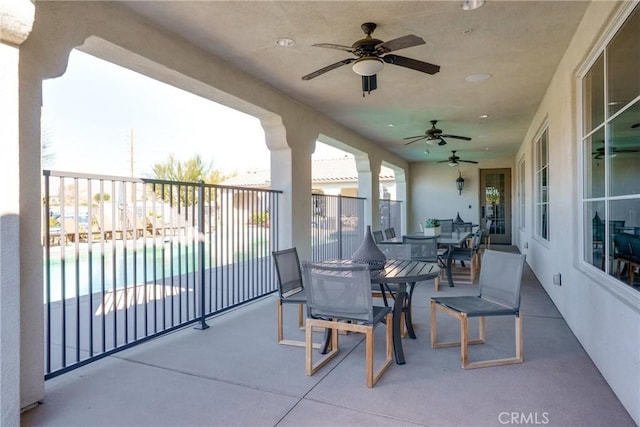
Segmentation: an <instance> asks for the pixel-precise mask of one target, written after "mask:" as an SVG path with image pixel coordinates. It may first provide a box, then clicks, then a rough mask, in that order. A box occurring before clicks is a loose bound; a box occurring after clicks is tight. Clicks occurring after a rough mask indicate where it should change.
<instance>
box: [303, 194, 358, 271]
mask: <svg viewBox="0 0 640 427" xmlns="http://www.w3.org/2000/svg"><path fill="white" fill-rule="evenodd" d="M364 202H365V199H363V198H358V197H345V196H329V195H324V194H312V195H311V203H312V219H311V245H312V251H311V252H312V258H313V261H322V260H325V259H343V258H349V257H351V255H352V254H353V253H354V252H355V251H356V249H357V248H358V246H359V245H360V243H362V238H363V236H364V224H363V223H362V221H361V220H360V219H361V218H364Z"/></svg>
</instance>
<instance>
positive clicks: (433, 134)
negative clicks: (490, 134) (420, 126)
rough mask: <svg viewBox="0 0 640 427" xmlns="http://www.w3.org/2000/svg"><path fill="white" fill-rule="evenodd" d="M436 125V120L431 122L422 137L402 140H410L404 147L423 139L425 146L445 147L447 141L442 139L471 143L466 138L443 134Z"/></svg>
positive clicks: (410, 137) (469, 139)
mask: <svg viewBox="0 0 640 427" xmlns="http://www.w3.org/2000/svg"><path fill="white" fill-rule="evenodd" d="M436 123H438V121H437V120H431V129H427V130H426V131H425V133H424V135H416V136H408V137H406V138H402V139H404V140H410V141H409V142H407V143H406V144H404V145H409V144H413V143H414V142H417V141H421V140H423V139H424V140H426V142H427V144H429V145H445V144H446V143H447V141H445V140H444V138H443V137H446V138H456V139H462V140H465V141H471V138H469V137H468V136H458V135H447V134H443V133H442V129H438V128H436ZM454 153H455V152H454Z"/></svg>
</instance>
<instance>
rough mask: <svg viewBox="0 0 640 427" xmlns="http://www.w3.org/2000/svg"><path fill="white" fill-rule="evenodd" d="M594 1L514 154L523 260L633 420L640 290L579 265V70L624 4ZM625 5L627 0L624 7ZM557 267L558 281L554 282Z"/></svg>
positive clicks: (639, 387)
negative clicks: (523, 182) (540, 219)
mask: <svg viewBox="0 0 640 427" xmlns="http://www.w3.org/2000/svg"><path fill="white" fill-rule="evenodd" d="M624 5H625V4H623V3H619V2H618V3H617V2H592V3H591V5H590V6H589V8H588V10H587V12H586V13H585V16H584V18H583V21H582V22H581V24H580V26H579V27H578V30H577V31H576V34H575V36H574V38H573V40H572V42H571V44H570V46H569V48H568V50H567V51H566V53H565V55H564V57H563V59H562V61H561V63H560V65H559V67H558V69H557V71H556V73H555V75H554V77H553V79H552V81H551V83H550V85H549V87H548V89H547V93H546V95H545V97H544V99H543V101H542V103H541V104H540V107H539V109H538V111H537V113H536V115H535V118H534V119H533V121H532V122H531V125H530V128H529V130H528V132H527V135H526V137H525V139H524V141H523V142H522V145H521V147H520V150H519V152H518V155H517V156H516V159H518V160H520V159H521V158H524V159H525V161H526V168H527V188H526V194H527V198H526V200H527V207H528V210H527V227H526V230H524V231H523V232H522V233H521V234H520V235H521V238H522V239H523V241H525V240H528V241H529V249H528V255H527V262H528V264H529V265H530V266H531V268H532V269H533V271H534V273H535V274H536V276H537V277H538V279H539V280H540V282H541V283H542V285H543V286H544V288H545V289H546V291H547V293H548V294H549V295H550V296H551V298H552V300H553V302H554V303H555V305H556V306H557V307H558V309H559V310H560V312H561V313H562V316H563V317H564V318H565V320H566V321H567V323H568V324H569V326H570V327H571V329H572V331H573V333H574V334H575V335H576V336H577V337H578V339H579V340H580V343H581V344H582V346H583V347H584V348H585V350H586V351H587V353H588V354H589V356H590V357H591V359H592V360H593V362H594V363H595V364H596V366H597V367H598V369H599V370H600V372H601V373H602V374H603V376H604V377H605V378H606V380H607V382H608V383H609V385H610V386H611V388H612V389H613V391H614V392H615V393H616V395H617V396H618V398H619V399H620V401H621V402H622V403H623V405H624V406H625V408H626V409H627V410H628V411H629V413H630V414H631V416H632V417H633V419H634V420H635V422H636V423H639V422H640V332H639V331H640V329H639V326H638V325H640V292H638V291H637V290H633V289H631V288H630V287H629V286H627V285H625V284H623V283H621V282H619V281H617V280H615V279H612V278H610V277H608V276H606V275H605V274H603V273H600V272H597V271H596V270H595V269H593V268H592V267H590V266H588V265H586V264H584V263H582V262H581V261H580V260H581V258H582V255H581V253H582V250H583V249H582V243H581V234H582V229H581V226H580V221H579V218H580V202H579V196H578V195H579V178H580V174H581V170H580V165H579V158H580V152H579V141H578V140H579V137H580V134H579V132H578V131H579V117H580V109H579V105H578V90H579V88H580V86H579V82H578V80H577V74H578V71H579V69H580V67H581V66H583V64H584V63H585V61H586V60H587V58H588V57H589V55H590V53H591V51H592V50H594V49H596V48H597V47H598V44H599V42H600V40H601V38H602V37H603V34H604V33H605V31H606V30H607V28H608V26H609V23H610V22H611V21H612V20H613V19H614V17H615V16H616V15H617V13H618V12H619V10H620V8H621V7H622V6H624ZM628 5H629V4H627V6H628ZM544 123H548V129H549V159H550V164H549V188H550V190H549V191H550V195H549V198H550V240H549V241H548V242H544V241H541V240H539V239H537V238H535V237H533V221H532V219H533V209H532V206H533V200H534V199H533V198H532V195H533V184H532V177H533V169H532V165H533V147H532V141H533V140H534V138H535V135H536V133H537V132H538V131H539V130H540V128H541V126H542V125H543V124H544ZM558 272H559V273H562V286H555V285H553V284H552V277H553V273H558Z"/></svg>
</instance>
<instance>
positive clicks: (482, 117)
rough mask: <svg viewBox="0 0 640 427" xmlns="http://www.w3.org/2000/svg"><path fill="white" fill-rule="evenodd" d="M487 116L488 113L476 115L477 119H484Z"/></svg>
mask: <svg viewBox="0 0 640 427" xmlns="http://www.w3.org/2000/svg"><path fill="white" fill-rule="evenodd" d="M487 117H489V115H488V114H480V115H479V116H478V118H479V119H486V118H487Z"/></svg>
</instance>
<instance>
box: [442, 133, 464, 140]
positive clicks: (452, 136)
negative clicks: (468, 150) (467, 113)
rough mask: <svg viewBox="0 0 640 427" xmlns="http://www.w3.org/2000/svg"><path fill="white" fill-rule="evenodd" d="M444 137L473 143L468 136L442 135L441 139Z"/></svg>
mask: <svg viewBox="0 0 640 427" xmlns="http://www.w3.org/2000/svg"><path fill="white" fill-rule="evenodd" d="M443 136H446V137H447V138H455V139H464V140H465V141H471V138H469V137H468V136H458V135H445V134H442V135H440V137H443Z"/></svg>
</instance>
